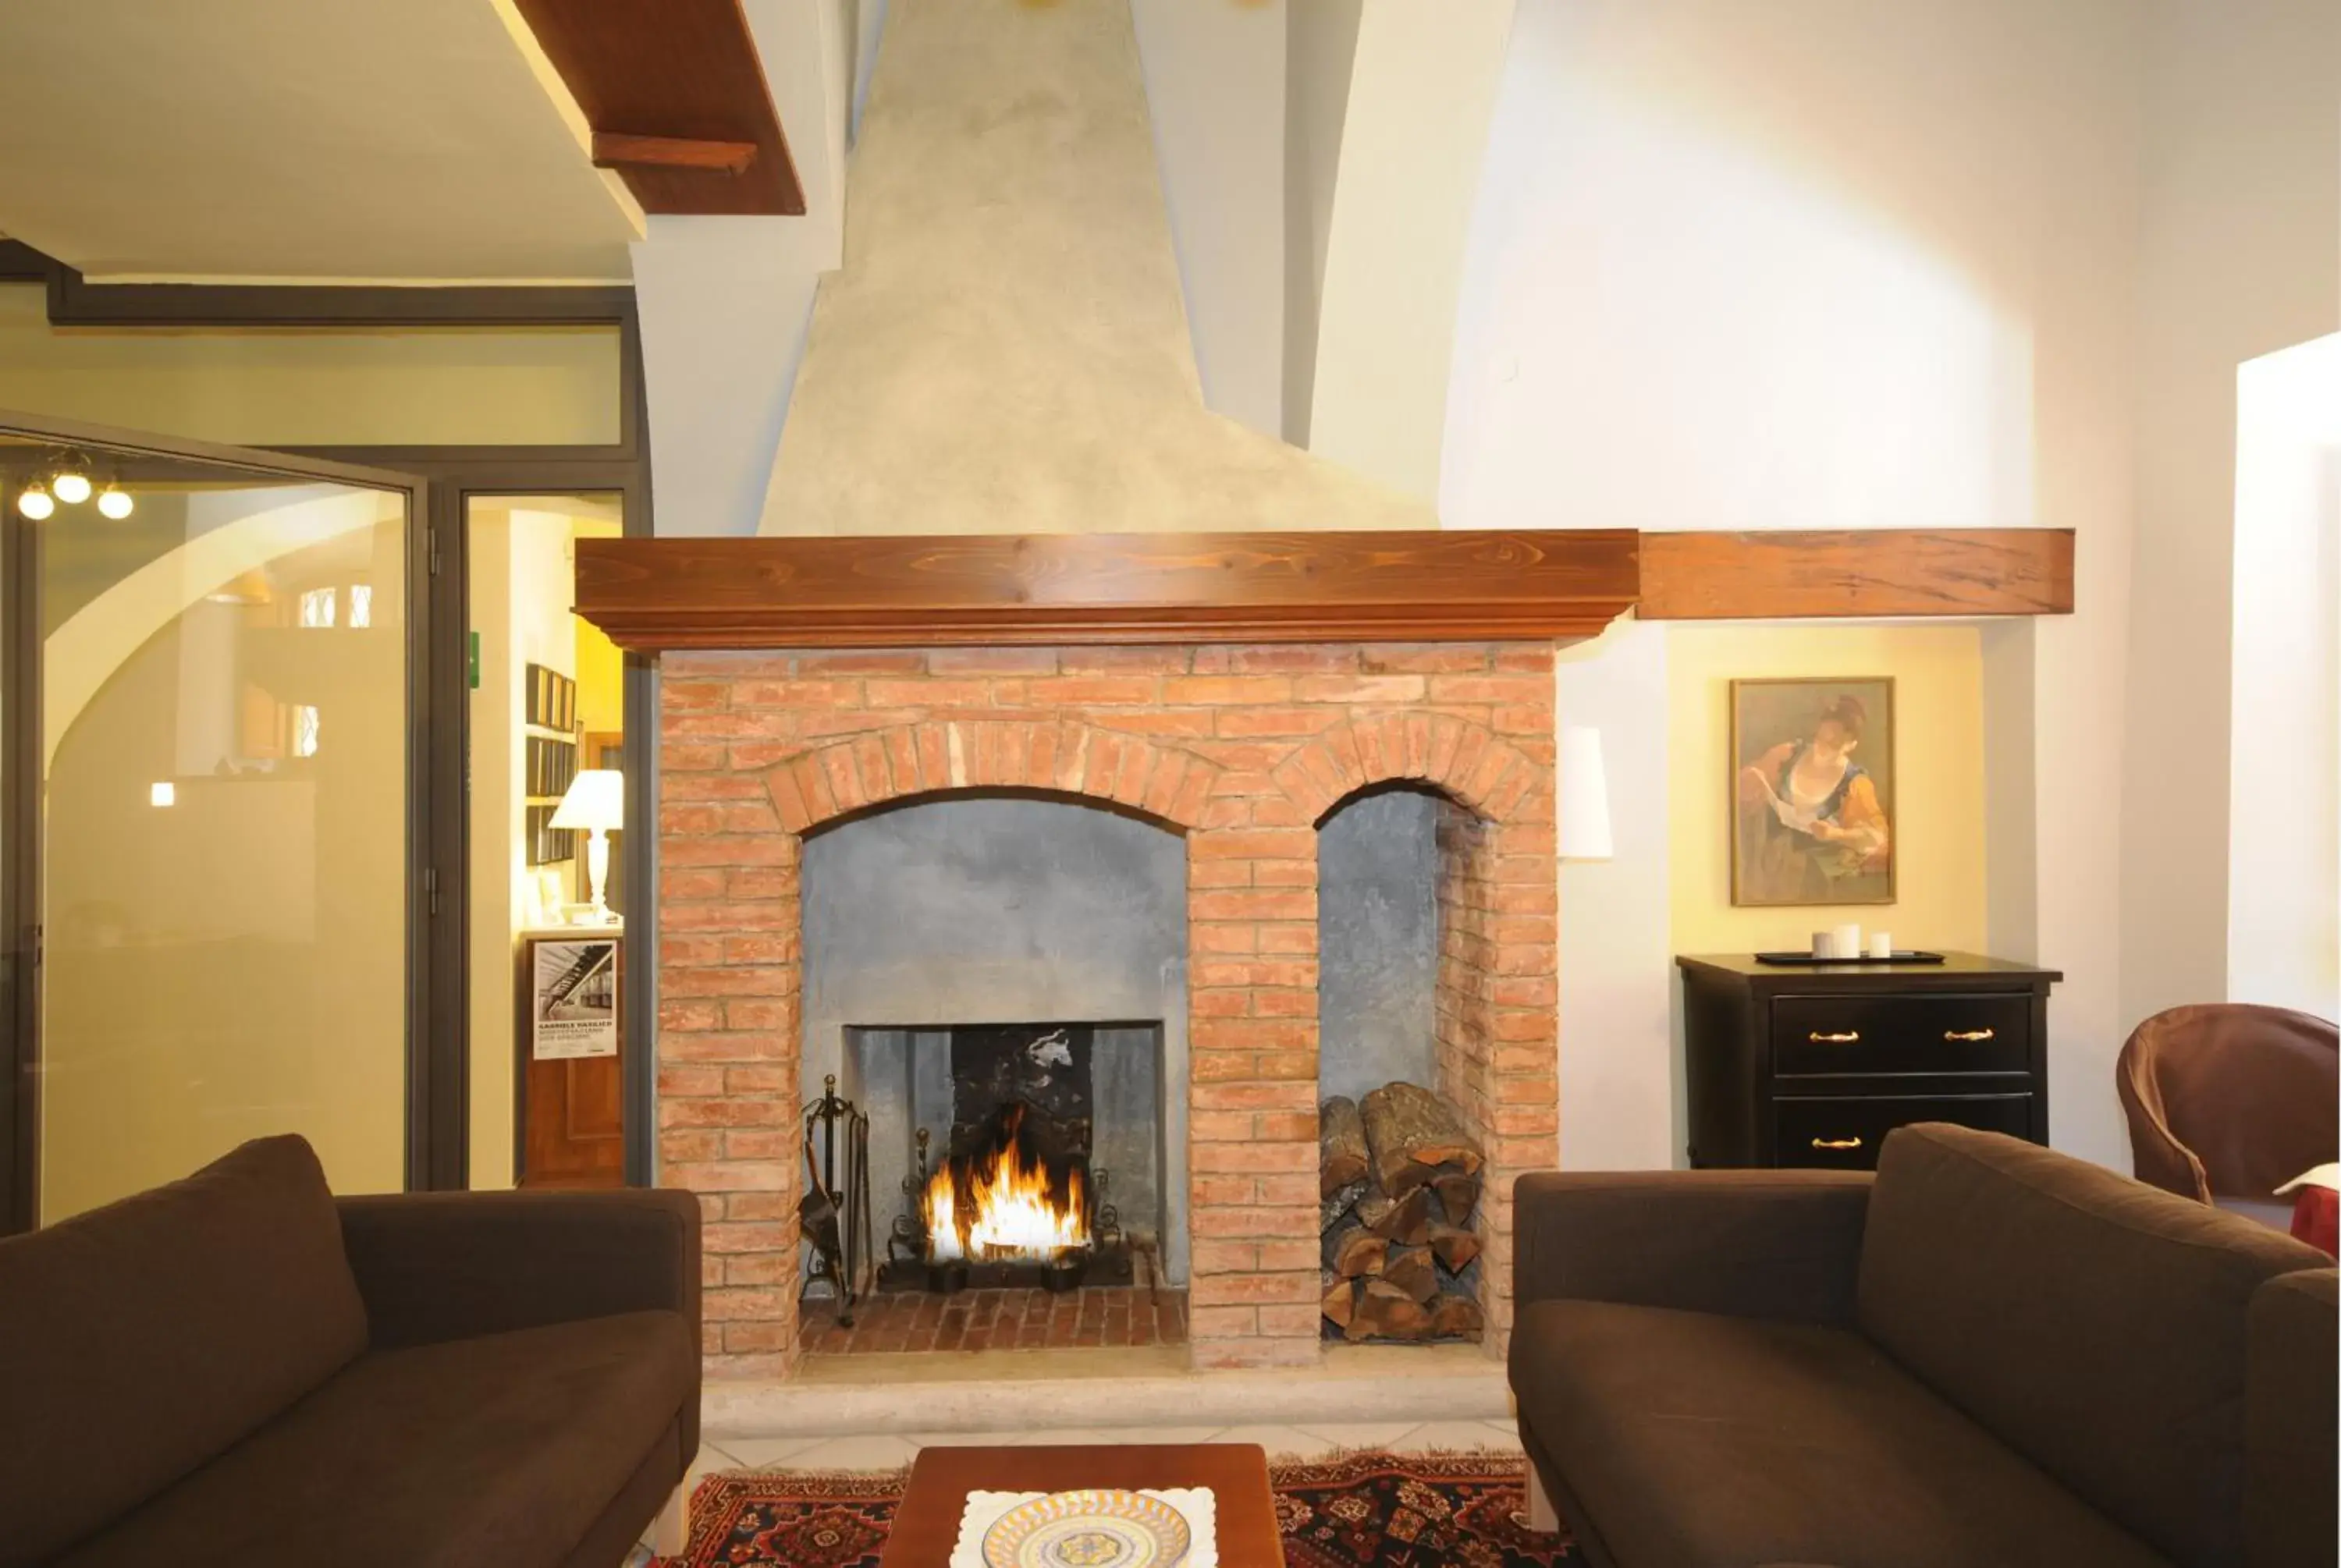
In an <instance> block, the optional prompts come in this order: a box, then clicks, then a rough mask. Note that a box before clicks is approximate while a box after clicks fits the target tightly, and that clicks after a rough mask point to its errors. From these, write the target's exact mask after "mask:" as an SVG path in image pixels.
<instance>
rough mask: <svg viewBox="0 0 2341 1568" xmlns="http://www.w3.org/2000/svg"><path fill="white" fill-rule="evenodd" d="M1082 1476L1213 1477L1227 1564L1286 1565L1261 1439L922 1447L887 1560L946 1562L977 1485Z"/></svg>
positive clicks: (1001, 1488) (1112, 1481) (1058, 1486)
mask: <svg viewBox="0 0 2341 1568" xmlns="http://www.w3.org/2000/svg"><path fill="white" fill-rule="evenodd" d="M1084 1486H1119V1487H1123V1488H1126V1489H1127V1490H1129V1491H1132V1492H1135V1491H1138V1490H1140V1489H1141V1488H1142V1487H1149V1486H1153V1487H1162V1486H1208V1487H1210V1489H1211V1494H1212V1501H1213V1506H1214V1509H1215V1511H1216V1513H1217V1515H1218V1530H1217V1533H1218V1537H1219V1545H1220V1568H1284V1543H1283V1542H1282V1540H1281V1539H1280V1537H1279V1536H1278V1534H1277V1530H1276V1499H1275V1497H1274V1495H1273V1494H1271V1493H1270V1491H1269V1488H1268V1454H1267V1453H1266V1452H1265V1451H1264V1450H1262V1449H1261V1447H1260V1444H1257V1443H1181V1444H1166V1445H1161V1446H1150V1445H1146V1444H1084V1445H1081V1446H1078V1447H1064V1448H921V1450H919V1458H918V1462H917V1463H916V1464H912V1465H911V1484H910V1485H909V1486H908V1487H907V1488H905V1489H904V1491H903V1493H902V1507H901V1508H900V1509H898V1510H897V1511H896V1512H895V1514H894V1528H893V1530H892V1533H889V1534H888V1535H887V1537H886V1550H885V1553H884V1554H883V1555H882V1556H881V1557H880V1558H879V1559H878V1561H879V1564H880V1568H944V1565H945V1564H946V1563H949V1562H950V1561H951V1548H952V1546H954V1545H956V1544H957V1543H958V1542H959V1521H960V1515H961V1513H963V1512H965V1510H966V1507H967V1494H969V1493H971V1492H1071V1491H1073V1490H1075V1489H1076V1488H1079V1487H1084Z"/></svg>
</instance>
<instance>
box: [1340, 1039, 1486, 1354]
mask: <svg viewBox="0 0 2341 1568" xmlns="http://www.w3.org/2000/svg"><path fill="white" fill-rule="evenodd" d="M1317 1125H1318V1134H1317V1140H1318V1173H1317V1174H1318V1188H1319V1192H1320V1195H1321V1196H1322V1203H1321V1205H1320V1232H1321V1235H1322V1241H1323V1258H1324V1270H1323V1273H1322V1275H1321V1281H1322V1283H1323V1285H1324V1287H1325V1321H1326V1322H1327V1323H1329V1324H1330V1325H1332V1327H1331V1328H1330V1329H1329V1330H1328V1331H1327V1333H1328V1335H1329V1337H1330V1335H1331V1334H1332V1333H1334V1332H1336V1331H1338V1332H1339V1333H1340V1336H1341V1337H1342V1338H1343V1339H1347V1340H1351V1341H1355V1340H1361V1339H1477V1338H1478V1337H1479V1330H1480V1326H1481V1318H1480V1312H1479V1295H1478V1284H1479V1275H1478V1272H1477V1271H1476V1270H1473V1269H1471V1264H1472V1260H1473V1259H1474V1258H1476V1257H1478V1256H1479V1231H1478V1230H1477V1229H1476V1228H1475V1227H1474V1226H1473V1225H1472V1223H1471V1218H1472V1210H1473V1209H1474V1208H1476V1207H1477V1206H1479V1167H1480V1166H1481V1165H1482V1164H1483V1163H1484V1160H1483V1156H1481V1154H1480V1151H1479V1145H1478V1144H1477V1143H1475V1142H1474V1141H1473V1140H1472V1138H1471V1136H1470V1135H1469V1133H1467V1132H1466V1131H1465V1130H1464V1127H1463V1118H1462V1116H1461V1115H1460V1114H1459V1112H1458V1111H1457V1110H1456V1109H1455V1107H1453V1106H1451V1105H1449V1103H1448V1102H1447V1101H1445V1100H1443V1099H1441V1098H1439V1097H1438V1096H1437V1095H1435V1094H1432V1093H1431V1092H1430V1090H1429V1089H1426V1088H1422V1087H1419V1086H1417V1085H1414V1084H1406V1083H1395V1084H1385V1085H1383V1086H1382V1087H1380V1088H1378V1089H1376V1090H1374V1091H1373V1093H1371V1094H1370V1095H1368V1096H1366V1097H1365V1098H1364V1100H1362V1101H1358V1100H1352V1099H1350V1098H1349V1097H1347V1096H1344V1095H1336V1096H1335V1097H1332V1098H1331V1099H1330V1100H1327V1101H1326V1102H1325V1103H1324V1104H1323V1105H1322V1106H1320V1107H1318V1123H1317ZM1467 1270H1470V1271H1471V1272H1470V1273H1469V1275H1468V1276H1467V1275H1466V1271H1467Z"/></svg>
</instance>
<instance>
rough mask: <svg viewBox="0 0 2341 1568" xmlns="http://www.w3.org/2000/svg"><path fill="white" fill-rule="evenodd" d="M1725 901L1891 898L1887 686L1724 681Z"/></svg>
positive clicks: (1890, 698)
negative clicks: (1727, 748) (1727, 689)
mask: <svg viewBox="0 0 2341 1568" xmlns="http://www.w3.org/2000/svg"><path fill="white" fill-rule="evenodd" d="M1731 775H1732V778H1731V901H1732V902H1733V903H1734V904H1741V905H1757V906H1780V905H1790V904H1891V903H1892V902H1894V682H1893V680H1892V679H1891V678H1890V677H1884V676H1880V677H1875V678H1871V679H1864V680H1735V681H1733V682H1732V683H1731Z"/></svg>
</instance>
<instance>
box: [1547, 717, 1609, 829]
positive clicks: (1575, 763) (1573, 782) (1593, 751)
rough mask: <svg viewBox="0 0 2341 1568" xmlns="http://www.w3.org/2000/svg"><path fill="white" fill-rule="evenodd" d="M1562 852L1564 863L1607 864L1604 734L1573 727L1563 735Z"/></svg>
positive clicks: (1607, 802) (1561, 757) (1575, 725)
mask: <svg viewBox="0 0 2341 1568" xmlns="http://www.w3.org/2000/svg"><path fill="white" fill-rule="evenodd" d="M1558 847H1559V854H1560V858H1562V859H1564V860H1607V859H1608V858H1609V856H1610V853H1611V850H1610V847H1609V776H1608V774H1607V773H1606V772H1604V770H1603V769H1602V766H1601V731H1599V729H1594V728H1593V727H1592V726H1591V725H1589V724H1572V725H1569V726H1567V727H1565V728H1564V729H1562V730H1561V732H1560V823H1559V846H1558Z"/></svg>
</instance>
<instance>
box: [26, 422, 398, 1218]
mask: <svg viewBox="0 0 2341 1568" xmlns="http://www.w3.org/2000/svg"><path fill="white" fill-rule="evenodd" d="M58 434H59V432H24V433H19V434H16V435H13V436H7V437H0V442H5V445H0V479H5V491H6V497H5V501H0V504H5V506H7V507H8V509H9V512H8V518H7V525H8V528H9V531H10V532H11V534H12V536H13V539H14V548H13V550H12V551H10V554H9V560H8V563H7V564H8V567H9V571H10V575H11V579H12V581H11V582H10V584H9V586H10V588H11V590H12V591H11V594H10V617H11V620H12V621H15V622H17V623H18V624H15V625H14V626H12V628H11V652H12V656H13V658H14V659H15V662H16V666H17V669H16V679H15V681H14V683H13V687H12V689H11V691H10V695H11V696H12V697H13V698H15V701H14V702H12V703H11V704H10V706H9V709H8V711H7V713H6V719H7V721H8V724H9V728H10V731H11V748H10V751H9V757H8V761H9V767H10V770H11V773H12V775H13V777H12V779H11V784H12V789H11V797H12V799H11V804H12V807H13V809H14V811H15V823H14V824H13V826H14V827H15V832H14V834H13V835H12V838H11V844H12V847H13V848H14V849H15V851H16V855H17V858H20V859H24V858H29V859H30V860H31V861H32V862H33V863H32V864H30V865H17V866H12V867H11V868H9V871H10V890H11V902H12V903H13V904H14V905H15V909H14V910H13V911H12V913H13V915H14V920H13V921H12V926H13V928H14V930H15V936H16V938H17V939H16V942H15V948H16V952H15V963H14V965H13V966H12V979H13V980H14V982H15V985H16V986H17V987H19V991H20V995H19V997H18V1005H17V1007H16V1008H15V1022H16V1025H17V1028H18V1033H19V1036H20V1037H19V1038H18V1040H17V1042H16V1046H17V1051H16V1055H17V1066H18V1068H19V1071H18V1073H17V1075H16V1078H15V1091H16V1096H17V1097H18V1101H19V1103H18V1104H17V1105H16V1106H15V1107H13V1108H14V1109H15V1113H16V1114H15V1117H14V1118H13V1119H14V1122H15V1133H16V1141H17V1143H18V1148H17V1149H16V1150H15V1153H16V1155H17V1158H16V1159H15V1161H14V1162H13V1164H14V1166H15V1175H16V1179H17V1182H18V1184H19V1185H20V1186H25V1185H29V1186H30V1187H31V1188H32V1190H33V1193H34V1194H35V1195H36V1196H35V1197H34V1199H33V1201H31V1202H30V1203H29V1204H28V1203H27V1202H26V1196H27V1195H26V1194H25V1193H23V1192H21V1191H20V1192H18V1193H16V1194H15V1195H13V1196H14V1197H15V1207H16V1209H17V1213H18V1216H20V1223H21V1216H24V1214H25V1211H26V1210H27V1209H29V1210H30V1212H31V1216H32V1217H33V1218H35V1220H36V1221H37V1222H38V1223H42V1224H47V1223H51V1222H54V1221H55V1220H57V1219H61V1218H64V1217H65V1216H69V1215H73V1214H76V1213H79V1212H81V1211H83V1210H85V1209H87V1208H90V1207H94V1206H96V1205H99V1204H103V1203H106V1202H110V1201H112V1200H113V1199H115V1198H117V1197H121V1196H125V1195H127V1194H129V1193H132V1192H135V1191H137V1190H139V1189H141V1188H143V1187H146V1186H153V1185H154V1184H155V1183H158V1182H162V1181H167V1180H170V1179H172V1178H174V1177H175V1176H183V1175H184V1174H186V1173H187V1172H188V1171H190V1170H193V1169H194V1168H195V1167H196V1166H199V1165H201V1164H203V1163H204V1162H205V1161H207V1160H209V1159H212V1158H214V1157H216V1156H219V1155H221V1154H223V1153H224V1152H226V1151H227V1150H228V1149H230V1148H233V1147H234V1146H236V1145H237V1144H238V1143H241V1142H243V1141H244V1139H246V1138H251V1137H257V1136H264V1135H267V1134H272V1133H279V1132H297V1133H299V1134H301V1135H303V1136H305V1137H306V1138H307V1139H308V1140H309V1141H310V1143H311V1144H312V1145H313V1146H315V1148H316V1150H317V1152H318V1154H319V1156H321V1158H322V1159H323V1161H324V1166H325V1171H326V1175H327V1176H328V1178H329V1179H330V1180H331V1181H332V1183H333V1185H334V1188H335V1189H336V1190H337V1191H340V1192H344V1193H349V1192H374V1191H395V1190H399V1189H401V1188H403V1187H405V1186H409V1185H423V1184H422V1183H420V1182H419V1181H414V1180H413V1173H414V1172H415V1170H416V1168H417V1166H418V1164H419V1161H418V1151H419V1148H420V1142H419V1139H420V1136H421V1131H422V1129H421V1128H420V1127H419V1126H418V1125H417V1123H418V1120H419V1112H418V1111H414V1110H411V1107H419V1106H420V1105H421V1104H422V1103H423V1097H421V1096H420V1095H419V1094H418V1093H417V1089H418V1087H419V1082H420V1078H421V1076H422V1075H423V1072H424V1071H425V1067H426V1064H424V1063H423V1061H422V1059H421V1057H420V1054H419V1053H418V1052H416V1051H414V1050H412V1049H410V1036H411V1033H412V1031H411V1029H410V1022H409V1020H410V1017H411V1016H413V1014H414V1013H415V1011H416V1007H415V1002H416V997H417V994H418V993H417V991H416V988H415V987H416V980H417V966H418V964H419V963H420V961H421V954H420V948H421V946H422V944H420V943H419V942H418V941H417V939H416V937H417V927H416V924H415V922H416V918H417V916H418V910H417V908H416V907H415V906H416V896H415V890H416V888H417V884H418V882H419V881H421V878H420V877H419V876H418V867H419V866H420V864H421V862H420V861H419V859H418V851H417V839H418V837H419V835H417V833H416V832H415V824H416V822H417V819H418V813H417V806H418V803H419V802H418V793H419V790H420V789H421V787H422V785H421V781H422V779H423V774H422V773H421V772H420V770H419V769H418V768H417V766H416V759H415V755H414V754H415V752H416V750H417V749H418V744H417V736H418V734H419V733H420V730H419V729H418V727H417V726H416V725H415V724H414V723H413V709H414V704H413V690H414V688H415V683H414V680H413V670H414V668H415V666H416V663H417V659H416V653H417V650H418V647H419V646H420V641H419V638H418V636H417V629H416V626H415V620H416V614H417V611H418V610H419V608H420V607H419V606H417V604H416V603H415V600H416V594H415V591H414V583H413V577H414V575H415V573H416V571H417V563H418V561H419V560H420V559H421V558H420V556H419V553H418V551H416V549H415V548H414V542H415V541H414V539H413V531H414V527H415V525H414V522H413V516H412V511H413V500H414V497H413V491H412V490H411V488H408V487H407V486H405V485H404V484H403V483H402V482H401V481H399V480H398V479H397V478H396V476H392V475H370V474H365V473H364V471H355V470H348V469H340V468H336V467H334V465H327V464H313V463H296V462H293V461H289V460H282V459H277V458H274V457H273V456H265V455H264V454H258V453H253V454H245V455H248V456H249V458H250V459H251V460H252V461H248V462H247V461H233V459H232V458H231V457H230V456H229V455H226V454H222V453H220V452H218V451H217V450H216V449H208V450H205V451H204V452H202V453H201V455H198V454H197V453H196V452H194V451H191V450H190V449H187V448H185V447H184V446H181V447H178V448H176V449H175V450H170V451H164V450H158V449H157V448H154V447H147V446H144V445H137V446H133V445H128V444H113V445H109V444H104V443H96V442H86V441H83V442H67V441H64V440H60V439H58ZM76 477H78V478H80V479H85V480H86V481H88V483H87V488H86V491H85V487H84V485H83V484H81V483H78V482H75V479H76ZM28 496H30V497H32V498H33V500H32V501H31V503H30V504H29V505H28V504H27V503H26V499H25V498H26V497H28ZM109 496H111V497H113V498H115V499H112V500H108V499H107V498H108V497H109ZM101 502H102V503H104V504H103V505H101ZM27 622H29V624H26V623H27ZM425 912H427V911H425ZM28 985H29V992H28V993H27V991H26V987H28ZM27 1140H29V1142H30V1144H31V1146H32V1150H31V1153H32V1157H31V1158H26V1157H25V1154H26V1151H25V1148H24V1147H23V1145H24V1144H25V1142H26V1141H27Z"/></svg>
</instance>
